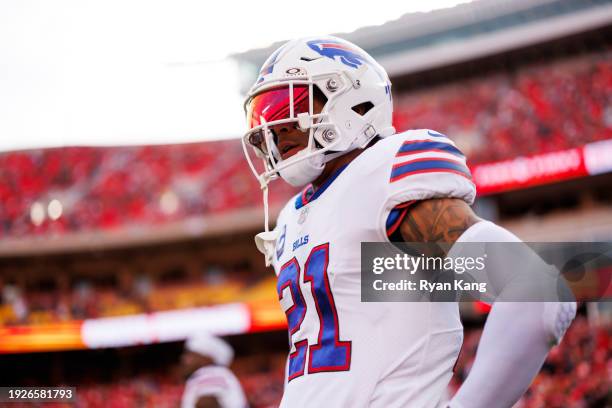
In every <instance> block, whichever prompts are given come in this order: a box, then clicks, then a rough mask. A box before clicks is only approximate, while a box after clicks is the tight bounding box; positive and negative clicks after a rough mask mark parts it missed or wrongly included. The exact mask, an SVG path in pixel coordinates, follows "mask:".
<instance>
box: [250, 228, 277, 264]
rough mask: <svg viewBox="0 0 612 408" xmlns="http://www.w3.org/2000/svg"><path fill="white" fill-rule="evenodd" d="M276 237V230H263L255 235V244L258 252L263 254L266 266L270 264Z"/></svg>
mask: <svg viewBox="0 0 612 408" xmlns="http://www.w3.org/2000/svg"><path fill="white" fill-rule="evenodd" d="M277 238H278V231H276V230H274V231H264V232H260V233H259V234H257V235H255V246H256V247H257V249H259V252H261V253H262V254H264V258H265V260H266V266H270V265H272V258H273V257H274V252H275V249H276V240H277Z"/></svg>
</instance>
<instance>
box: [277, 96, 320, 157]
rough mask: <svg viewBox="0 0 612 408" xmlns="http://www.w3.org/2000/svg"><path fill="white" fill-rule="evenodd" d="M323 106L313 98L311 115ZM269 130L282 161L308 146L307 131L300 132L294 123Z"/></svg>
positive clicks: (317, 99)
mask: <svg viewBox="0 0 612 408" xmlns="http://www.w3.org/2000/svg"><path fill="white" fill-rule="evenodd" d="M323 105H324V102H322V101H321V100H320V99H319V98H317V97H315V98H314V99H313V113H314V114H317V113H320V112H321V110H322V109H323ZM271 130H272V134H274V142H275V143H276V146H277V147H278V150H279V152H280V154H281V158H282V159H283V160H287V159H288V158H289V157H291V156H293V155H294V154H296V153H297V152H299V151H300V150H302V149H304V148H306V147H307V146H308V134H309V131H308V130H306V131H302V130H300V129H299V128H298V126H297V123H296V122H293V123H285V124H283V125H278V126H273V127H272V128H271Z"/></svg>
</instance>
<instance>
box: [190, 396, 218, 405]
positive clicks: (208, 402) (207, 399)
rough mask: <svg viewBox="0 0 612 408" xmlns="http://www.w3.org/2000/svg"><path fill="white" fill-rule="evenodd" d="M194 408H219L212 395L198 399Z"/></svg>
mask: <svg viewBox="0 0 612 408" xmlns="http://www.w3.org/2000/svg"><path fill="white" fill-rule="evenodd" d="M195 406H196V408H221V405H219V401H217V398H215V397H214V396H212V395H206V396H203V397H200V398H199V399H198V402H196V405H195Z"/></svg>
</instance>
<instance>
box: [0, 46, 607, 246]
mask: <svg viewBox="0 0 612 408" xmlns="http://www.w3.org/2000/svg"><path fill="white" fill-rule="evenodd" d="M611 91H612V52H610V51H607V52H604V53H590V54H584V55H580V56H575V57H572V58H569V59H568V58H566V59H564V60H560V61H558V62H556V63H553V64H550V63H548V64H543V65H535V66H528V67H522V68H519V69H517V70H515V71H513V70H507V69H506V70H501V71H499V72H496V73H491V74H488V75H486V76H483V77H480V78H477V79H470V80H466V81H459V82H455V83H453V84H451V85H444V86H442V87H438V88H428V89H427V90H423V91H418V92H410V93H406V94H402V93H396V112H395V119H394V120H395V124H396V127H397V128H398V130H405V129H409V128H421V127H427V128H432V129H436V130H438V131H441V132H443V133H447V134H449V135H452V137H453V139H454V140H456V141H457V143H458V144H459V145H460V147H462V149H463V150H464V151H465V152H466V154H467V156H468V158H469V161H470V163H471V164H477V163H482V162H490V161H496V160H502V159H507V158H511V157H516V156H520V155H527V154H532V153H541V152H549V151H555V150H560V149H565V148H570V147H578V146H581V145H584V144H585V143H588V142H592V141H596V140H603V139H609V138H612V102H611V101H610V94H611ZM493 140H494V141H495V142H494V143H493V142H492V141H493ZM242 154H243V152H242V147H241V146H240V142H238V141H236V140H231V141H218V142H205V143H200V144H186V145H170V146H140V147H107V148H89V147H68V148H59V149H39V150H28V151H18V152H8V153H3V154H0V202H2V203H3V204H4V205H3V206H0V238H2V237H23V236H30V235H43V234H63V233H67V232H78V231H88V230H99V229H112V228H117V227H128V226H137V225H139V224H140V225H143V224H153V225H155V224H159V223H163V222H167V221H172V220H177V219H182V218H186V217H190V216H201V215H208V214H220V213H223V212H225V211H230V210H236V209H242V208H251V207H254V206H259V205H260V199H261V198H260V193H259V186H258V185H257V183H256V181H255V180H254V179H253V177H252V175H251V173H250V171H249V169H248V167H247V165H246V163H245V162H244V160H242ZM273 192H274V194H273V196H272V202H273V203H277V204H279V203H281V202H282V201H283V200H284V199H286V198H287V197H288V196H289V194H291V193H292V192H293V190H292V189H290V188H288V187H287V186H286V185H285V183H277V184H276V185H275V186H274V189H273Z"/></svg>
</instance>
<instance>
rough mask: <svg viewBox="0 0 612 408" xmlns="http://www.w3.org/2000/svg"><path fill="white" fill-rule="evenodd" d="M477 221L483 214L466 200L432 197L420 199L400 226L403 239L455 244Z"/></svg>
mask: <svg viewBox="0 0 612 408" xmlns="http://www.w3.org/2000/svg"><path fill="white" fill-rule="evenodd" d="M478 221H480V218H478V217H477V216H476V214H474V212H473V211H472V209H471V208H470V206H469V205H468V204H467V203H466V202H465V201H463V200H460V199H457V198H440V199H431V200H425V201H421V202H418V203H417V204H415V205H414V206H413V207H412V208H411V209H410V211H409V212H408V214H406V217H405V218H404V221H403V222H402V225H401V226H400V232H401V234H402V238H403V239H404V242H425V243H438V244H449V245H452V244H453V243H454V242H455V241H456V240H457V238H459V236H461V234H463V232H464V231H465V230H466V229H468V228H469V227H470V226H472V225H474V224H475V223H477V222H478ZM444 252H446V251H444Z"/></svg>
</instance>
